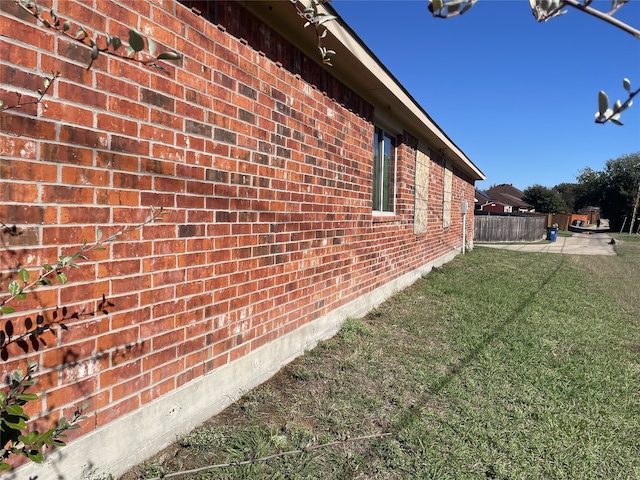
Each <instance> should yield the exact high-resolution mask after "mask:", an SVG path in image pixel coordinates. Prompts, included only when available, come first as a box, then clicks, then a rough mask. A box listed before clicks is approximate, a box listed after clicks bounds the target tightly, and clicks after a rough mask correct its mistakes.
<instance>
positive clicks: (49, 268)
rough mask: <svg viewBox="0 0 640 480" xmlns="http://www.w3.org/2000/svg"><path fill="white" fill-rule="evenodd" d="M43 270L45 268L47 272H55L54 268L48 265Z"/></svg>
mask: <svg viewBox="0 0 640 480" xmlns="http://www.w3.org/2000/svg"><path fill="white" fill-rule="evenodd" d="M42 268H44V269H45V270H46V271H47V272H50V271H51V270H53V267H52V266H51V265H49V264H48V263H45V264H44V265H43V266H42Z"/></svg>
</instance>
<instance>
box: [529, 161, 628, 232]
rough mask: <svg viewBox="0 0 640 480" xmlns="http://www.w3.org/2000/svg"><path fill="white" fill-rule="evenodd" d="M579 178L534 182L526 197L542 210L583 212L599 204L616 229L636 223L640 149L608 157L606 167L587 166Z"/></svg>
mask: <svg viewBox="0 0 640 480" xmlns="http://www.w3.org/2000/svg"><path fill="white" fill-rule="evenodd" d="M576 180H577V182H576V183H560V184H558V185H556V186H555V187H553V188H547V187H544V186H542V185H533V186H531V187H528V188H526V189H525V190H524V197H523V200H524V201H525V202H527V203H529V204H530V205H532V206H534V207H535V209H536V211H538V212H542V213H579V212H580V211H582V210H585V209H588V208H594V207H595V208H599V209H600V214H601V216H602V217H603V218H606V219H608V220H609V224H610V226H611V228H612V229H615V230H618V229H621V228H623V226H626V227H632V225H633V223H635V222H633V217H635V216H637V215H638V214H640V208H639V207H638V203H639V202H638V200H639V199H640V152H635V153H631V154H627V155H622V156H621V157H618V158H616V159H615V160H609V161H607V163H606V165H605V168H604V170H603V171H596V170H593V169H591V168H590V167H586V168H585V169H584V170H582V172H580V174H579V175H578V177H577V178H576ZM625 230H626V228H625Z"/></svg>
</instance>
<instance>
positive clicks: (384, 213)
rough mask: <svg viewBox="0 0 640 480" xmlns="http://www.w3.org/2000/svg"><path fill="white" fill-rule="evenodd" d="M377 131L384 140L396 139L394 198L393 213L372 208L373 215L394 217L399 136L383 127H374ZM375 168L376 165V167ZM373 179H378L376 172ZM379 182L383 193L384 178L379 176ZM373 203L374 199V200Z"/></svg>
mask: <svg viewBox="0 0 640 480" xmlns="http://www.w3.org/2000/svg"><path fill="white" fill-rule="evenodd" d="M374 128H375V130H379V131H380V132H381V133H382V138H384V137H385V135H386V136H388V137H391V138H393V139H395V141H394V144H393V145H394V149H393V198H392V201H391V211H386V210H376V208H374V207H372V214H373V215H375V216H376V217H393V216H395V215H396V208H397V196H398V195H397V185H398V182H397V174H398V145H397V135H394V134H393V133H391V132H390V131H389V130H387V129H385V128H383V127H381V126H377V125H376V126H375V127H374ZM374 168H375V165H374ZM373 177H374V180H375V177H376V172H375V171H374V172H373ZM379 177H380V178H379V180H380V191H381V192H382V191H383V185H382V180H383V176H382V175H380V176H379ZM372 201H373V199H372Z"/></svg>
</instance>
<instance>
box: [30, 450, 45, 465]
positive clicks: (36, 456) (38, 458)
mask: <svg viewBox="0 0 640 480" xmlns="http://www.w3.org/2000/svg"><path fill="white" fill-rule="evenodd" d="M27 457H29V460H31V461H32V462H35V463H42V462H43V460H44V455H42V452H37V453H31V452H29V453H27Z"/></svg>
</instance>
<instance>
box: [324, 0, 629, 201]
mask: <svg viewBox="0 0 640 480" xmlns="http://www.w3.org/2000/svg"><path fill="white" fill-rule="evenodd" d="M592 5H595V6H596V7H597V8H599V9H601V10H604V9H606V7H607V6H609V5H610V1H606V2H605V1H595V2H594V3H593V4H592ZM332 6H333V7H334V8H335V9H336V10H337V11H338V13H339V14H340V16H342V18H343V19H344V20H345V21H346V22H347V24H348V25H349V26H350V27H351V28H352V29H353V30H354V31H355V32H356V33H357V34H358V35H359V36H360V37H361V39H362V40H363V41H364V43H365V44H366V45H367V46H368V47H369V48H370V49H371V50H372V51H373V52H374V54H375V55H376V56H377V57H378V58H379V59H380V61H381V62H382V63H383V64H384V65H385V66H386V67H387V68H388V69H389V70H390V71H391V73H392V74H393V75H394V76H395V77H396V78H397V79H398V80H399V81H400V83H401V84H403V85H404V87H405V88H406V89H407V90H408V91H409V93H411V95H412V96H413V97H414V98H415V99H416V101H417V102H418V103H419V104H420V105H421V106H422V107H423V108H424V109H425V110H426V111H427V112H428V113H429V115H430V116H431V117H432V118H433V119H434V120H435V121H436V123H437V124H438V125H440V127H441V128H442V129H443V130H444V131H445V132H446V133H447V135H449V137H450V138H451V139H452V140H453V141H454V142H455V143H456V144H457V145H458V146H459V147H460V148H461V149H462V150H463V151H464V152H465V153H466V154H467V156H468V157H469V158H470V159H471V160H472V161H473V162H474V163H475V164H476V165H477V166H478V167H479V168H480V169H481V170H482V171H483V172H484V173H485V175H486V176H487V180H486V181H483V182H478V183H477V187H478V188H481V189H484V188H488V187H489V186H490V185H493V184H500V183H511V184H513V185H514V186H516V187H517V188H520V189H525V188H526V187H529V186H531V185H534V184H540V185H544V186H547V187H553V186H554V185H557V184H559V183H562V182H574V181H575V180H576V176H577V175H578V174H579V173H580V171H581V170H582V169H584V168H585V167H590V168H592V169H594V170H603V169H604V165H605V163H606V161H607V160H609V159H615V158H618V157H619V156H620V155H623V154H625V153H633V152H637V151H640V98H636V100H637V101H636V102H635V105H634V106H632V107H631V108H630V109H628V110H627V111H625V112H624V113H623V115H622V118H621V120H622V122H623V123H624V124H625V125H624V126H623V127H619V126H616V125H612V124H606V125H598V124H595V123H594V113H595V112H596V110H597V94H598V92H599V91H600V90H604V91H605V92H607V94H608V95H609V99H610V100H611V102H613V101H615V100H616V99H618V98H624V99H626V98H627V97H626V96H625V95H624V94H625V93H626V92H625V90H623V88H622V79H623V78H624V77H627V78H629V79H630V80H631V86H632V88H633V89H634V90H635V89H636V88H638V87H640V39H635V38H634V37H632V36H631V35H630V34H628V33H626V32H623V31H621V30H618V29H617V28H615V27H613V26H611V25H609V24H606V23H604V22H602V21H600V20H598V19H596V18H593V17H591V16H589V15H586V14H584V13H582V12H579V11H577V10H574V9H569V12H568V13H567V14H566V15H564V16H562V17H559V18H555V19H552V20H550V21H548V22H546V23H538V22H537V21H536V20H535V19H534V18H533V16H532V14H531V10H530V8H529V4H528V2H527V1H526V0H518V1H515V0H511V1H506V0H479V1H478V3H477V4H476V5H475V6H474V7H473V8H472V9H471V10H470V11H468V12H467V13H465V14H464V15H462V16H459V17H456V18H451V19H447V20H442V19H437V18H433V17H432V16H431V14H430V13H429V12H428V11H427V1H426V0H409V1H405V0H378V1H376V0H333V2H332ZM616 17H617V18H619V19H620V20H624V21H626V22H628V23H631V24H632V25H633V26H635V27H636V28H640V1H638V0H636V1H631V2H629V3H628V4H627V5H625V6H624V7H623V8H622V9H621V10H620V11H619V12H618V13H617V14H616ZM339 61H340V58H339V57H336V58H334V60H333V62H334V64H335V63H336V62H339Z"/></svg>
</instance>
